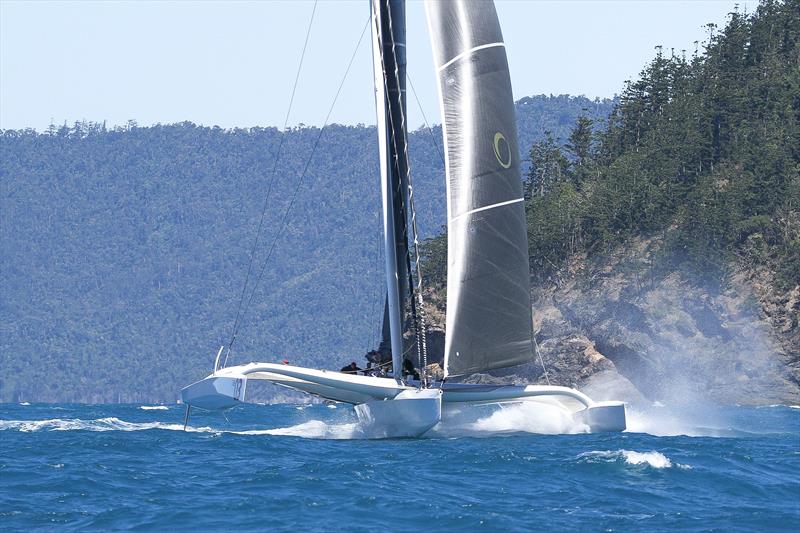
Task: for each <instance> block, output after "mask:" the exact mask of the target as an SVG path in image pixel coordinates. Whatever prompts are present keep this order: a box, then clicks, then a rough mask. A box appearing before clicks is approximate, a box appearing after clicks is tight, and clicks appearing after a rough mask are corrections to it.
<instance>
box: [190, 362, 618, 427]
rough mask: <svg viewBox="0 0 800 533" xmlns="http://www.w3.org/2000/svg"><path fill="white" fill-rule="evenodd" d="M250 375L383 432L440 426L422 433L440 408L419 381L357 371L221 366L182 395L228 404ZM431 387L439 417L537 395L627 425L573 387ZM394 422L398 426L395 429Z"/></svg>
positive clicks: (240, 397)
mask: <svg viewBox="0 0 800 533" xmlns="http://www.w3.org/2000/svg"><path fill="white" fill-rule="evenodd" d="M250 379H263V380H266V381H270V382H272V383H275V384H278V385H282V386H285V387H290V388H292V389H296V390H300V391H303V392H307V393H309V394H312V395H315V396H319V397H321V398H325V399H327V400H333V401H336V402H344V403H350V404H353V405H356V412H357V413H358V414H359V417H360V418H361V420H362V422H365V421H366V422H368V423H369V424H372V425H373V426H374V427H375V428H377V429H376V431H377V432H378V433H379V434H381V435H384V436H418V435H421V434H422V433H424V432H425V431H427V430H428V429H430V427H433V425H435V423H434V424H431V425H430V427H428V428H426V429H425V430H424V431H422V432H421V433H420V432H418V429H419V428H420V427H424V426H425V425H426V424H427V421H428V420H429V419H428V418H426V417H428V416H429V415H430V413H432V412H434V411H436V408H435V407H432V404H433V403H436V402H431V401H428V402H427V406H425V407H423V404H424V403H425V402H422V403H420V402H421V399H422V398H423V396H419V395H417V396H415V395H414V394H412V393H419V392H420V391H419V389H418V388H417V387H416V386H414V384H409V383H405V382H403V381H401V380H398V379H394V378H379V377H370V376H357V375H352V374H343V373H341V372H335V371H330V370H316V369H312V368H303V367H298V366H293V365H280V364H275V363H249V364H246V365H239V366H233V367H227V368H223V369H220V370H218V371H217V372H215V373H213V374H211V375H210V376H208V377H206V378H205V379H203V380H200V381H198V382H196V383H193V384H192V385H189V386H188V387H186V388H184V389H183V390H182V391H181V397H182V399H183V402H184V403H186V404H187V405H192V406H194V407H199V408H201V409H210V410H215V409H227V408H230V407H233V406H235V405H237V404H239V403H240V402H243V401H244V393H245V390H246V382H247V380H250ZM428 390H430V391H436V395H437V396H440V400H439V401H438V404H439V405H440V407H439V408H438V409H439V410H438V413H439V414H438V415H437V416H436V421H438V420H439V418H440V417H441V409H445V410H447V409H448V407H450V406H452V407H455V408H457V407H458V406H460V405H464V404H468V405H480V404H500V403H509V402H520V401H530V400H532V401H539V402H546V403H550V404H556V405H559V406H561V407H563V408H564V409H567V410H569V411H570V412H572V413H573V417H574V418H575V419H576V420H578V421H579V422H582V423H584V424H586V425H587V426H588V427H589V429H590V431H592V432H603V431H623V430H625V427H626V419H625V405H624V404H623V403H622V402H595V401H593V400H592V399H591V398H589V397H588V396H586V395H585V394H583V393H582V392H580V391H578V390H575V389H571V388H569V387H558V386H545V385H527V386H523V385H475V384H458V383H455V384H450V383H444V384H441V385H440V386H438V387H435V388H432V389H428ZM439 391H441V393H440V394H439ZM422 392H426V391H422ZM413 398H416V399H413ZM426 399H428V400H430V399H429V398H426ZM392 400H393V401H392ZM362 406H366V407H362ZM402 406H415V409H414V410H409V412H408V413H407V416H408V417H409V420H405V421H404V423H407V424H409V426H408V428H409V429H408V431H409V432H410V434H404V431H403V430H402V429H401V428H402V426H403V424H402V423H394V422H392V421H393V420H401V419H402V417H403V416H406V413H405V409H406V408H404V407H402ZM415 410H419V411H420V412H424V413H425V415H424V416H422V418H420V421H418V422H413V420H412V419H413V417H414V416H416V415H415V414H414V411H415ZM431 416H432V415H431ZM384 419H385V420H386V421H387V422H386V425H385V427H384V428H383V429H381V428H380V427H379V426H380V424H381V423H382V422H381V421H382V420H384ZM412 422H413V424H412ZM392 427H394V428H398V429H396V430H391V431H390V429H391V428H392ZM414 428H416V429H414ZM384 429H385V431H384Z"/></svg>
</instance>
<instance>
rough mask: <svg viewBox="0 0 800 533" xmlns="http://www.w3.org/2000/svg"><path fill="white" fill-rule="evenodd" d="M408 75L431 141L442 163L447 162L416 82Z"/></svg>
mask: <svg viewBox="0 0 800 533" xmlns="http://www.w3.org/2000/svg"><path fill="white" fill-rule="evenodd" d="M406 77H407V78H408V84H409V85H410V86H411V93H412V94H413V95H414V100H416V101H417V107H419V112H420V114H421V115H422V120H423V121H424V122H425V128H427V130H428V133H429V134H430V136H431V141H433V146H434V148H436V153H437V154H439V159H441V161H442V165H444V164H445V162H444V156H443V155H442V151H441V150H439V143H437V142H436V135H434V133H433V128H431V125H430V124H429V123H428V117H426V116H425V110H424V109H422V103H421V102H420V101H419V96H417V90H416V89H415V88H414V82H413V81H411V76H410V75H409V74H408V72H406Z"/></svg>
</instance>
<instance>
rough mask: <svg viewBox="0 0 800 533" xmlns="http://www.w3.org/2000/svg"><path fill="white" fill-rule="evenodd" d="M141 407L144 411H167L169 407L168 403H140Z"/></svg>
mask: <svg viewBox="0 0 800 533" xmlns="http://www.w3.org/2000/svg"><path fill="white" fill-rule="evenodd" d="M139 409H142V410H143V411H166V410H167V409H169V407H167V406H166V405H140V406H139Z"/></svg>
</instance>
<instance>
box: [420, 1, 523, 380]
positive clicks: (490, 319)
mask: <svg viewBox="0 0 800 533" xmlns="http://www.w3.org/2000/svg"><path fill="white" fill-rule="evenodd" d="M425 11H426V15H427V18H428V26H429V30H430V35H431V42H432V45H433V54H434V63H435V65H436V68H437V71H438V72H437V74H438V77H439V99H440V104H441V111H442V121H443V125H442V130H443V135H444V142H445V146H446V152H445V153H446V161H445V166H446V173H447V177H446V183H447V219H448V224H447V228H448V232H447V250H448V251H447V254H448V258H447V268H448V271H447V327H446V336H445V359H444V363H445V369H444V370H445V375H463V374H470V373H474V372H482V371H485V370H489V369H492V368H504V367H508V366H514V365H517V364H521V363H526V362H529V361H530V360H531V359H532V357H533V349H532V340H531V305H530V280H529V266H528V236H527V226H526V222H525V210H524V204H523V193H522V181H521V178H520V158H519V147H518V145H517V128H516V122H515V117H514V101H513V96H512V92H511V79H510V76H509V72H508V62H507V60H506V50H505V45H504V44H503V36H502V33H501V31H500V24H499V21H498V19H497V13H496V12H495V8H494V4H493V2H491V1H484V0H449V1H436V0H427V1H426V3H425Z"/></svg>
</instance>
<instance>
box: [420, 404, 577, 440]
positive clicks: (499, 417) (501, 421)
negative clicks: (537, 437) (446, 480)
mask: <svg viewBox="0 0 800 533" xmlns="http://www.w3.org/2000/svg"><path fill="white" fill-rule="evenodd" d="M487 410H490V412H489V414H486V411H487ZM588 431H589V427H588V426H587V425H585V424H582V423H580V422H577V421H575V420H574V419H573V418H572V414H571V413H570V411H568V410H566V409H564V408H562V407H560V406H557V405H552V404H546V403H542V402H531V401H527V402H520V403H514V404H507V405H501V406H493V407H487V406H482V407H481V406H478V407H470V406H466V407H464V408H463V409H461V410H460V411H454V410H448V411H445V413H444V416H443V418H442V422H441V423H440V424H439V425H438V426H437V427H436V428H435V431H434V433H438V434H440V435H443V436H448V437H449V436H462V435H464V436H491V435H495V434H503V433H538V434H548V435H557V434H564V433H588Z"/></svg>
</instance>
